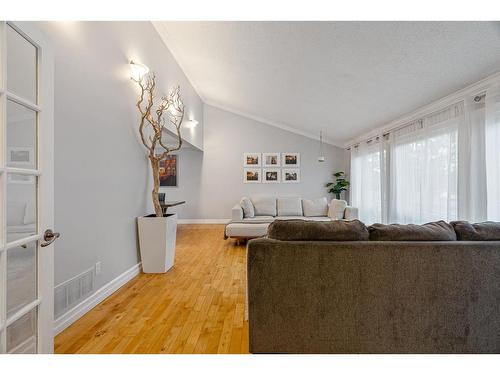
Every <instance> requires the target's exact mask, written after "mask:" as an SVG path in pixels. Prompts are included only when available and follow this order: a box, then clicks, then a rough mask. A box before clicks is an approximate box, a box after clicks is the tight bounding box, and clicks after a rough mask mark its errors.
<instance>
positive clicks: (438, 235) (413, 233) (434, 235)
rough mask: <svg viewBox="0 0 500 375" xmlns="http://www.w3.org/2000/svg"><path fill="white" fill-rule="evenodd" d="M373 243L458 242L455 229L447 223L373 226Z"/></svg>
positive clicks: (370, 230)
mask: <svg viewBox="0 0 500 375" xmlns="http://www.w3.org/2000/svg"><path fill="white" fill-rule="evenodd" d="M368 231H369V232H370V240H371V241H456V239H457V236H456V234H455V231H454V230H453V227H452V226H451V225H450V224H448V223H446V222H445V221H442V220H441V221H436V222H433V223H426V224H422V225H416V224H387V225H386V224H373V225H371V226H369V227H368Z"/></svg>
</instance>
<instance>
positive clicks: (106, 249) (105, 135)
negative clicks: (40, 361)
mask: <svg viewBox="0 0 500 375" xmlns="http://www.w3.org/2000/svg"><path fill="white" fill-rule="evenodd" d="M37 25H38V26H39V27H40V28H41V29H42V30H43V31H44V32H45V34H46V35H47V36H48V37H49V39H50V40H51V41H52V44H53V48H54V51H55V229H56V230H57V231H60V232H61V233H62V236H61V238H60V240H58V241H57V244H56V247H55V283H56V284H59V283H61V282H64V281H66V280H68V279H69V278H71V277H73V276H75V275H77V274H79V273H81V272H82V271H85V270H87V269H88V268H90V267H93V266H94V265H95V263H96V262H98V261H101V262H102V271H101V274H100V275H98V276H97V279H96V289H97V288H99V287H101V286H102V285H104V284H106V283H107V282H109V281H110V280H112V279H114V278H116V277H117V276H118V275H120V274H121V273H123V272H124V271H125V270H127V269H129V268H130V267H132V266H133V265H134V264H136V263H137V262H138V261H139V256H138V248H137V235H136V222H135V220H136V217H137V216H140V215H143V214H144V213H145V212H147V206H148V205H150V203H149V188H148V186H150V183H149V178H148V164H147V160H146V158H145V154H144V150H143V147H142V145H141V144H139V142H138V136H137V131H136V127H137V112H136V108H135V107H134V106H135V101H136V94H137V90H136V86H135V84H134V83H133V82H132V81H131V80H130V79H129V77H130V71H129V66H128V61H129V60H130V59H136V60H137V61H140V62H142V63H144V64H146V65H148V66H149V67H150V68H151V70H153V71H155V72H156V74H157V78H158V88H159V93H161V92H167V91H168V90H169V89H170V88H171V87H172V86H174V85H177V84H180V86H181V93H182V97H183V100H184V102H185V104H186V106H187V114H188V116H189V117H193V118H195V119H196V120H198V121H200V124H199V125H198V127H197V128H196V130H195V131H194V132H185V134H186V137H187V138H188V140H189V141H190V142H192V143H194V144H196V145H197V146H198V147H202V146H203V145H202V129H203V124H202V117H203V109H202V108H203V107H202V106H203V103H202V102H201V100H200V98H199V97H198V95H197V94H196V92H195V91H194V89H193V88H192V87H191V85H190V84H189V82H188V81H187V79H186V77H185V76H184V73H183V72H182V70H181V69H180V68H179V66H178V65H177V63H176V62H175V60H174V59H173V57H172V55H171V54H170V52H169V51H168V49H167V48H166V47H165V45H164V44H163V42H162V41H161V39H160V37H159V36H158V34H157V32H156V30H155V29H154V28H153V26H152V24H151V23H149V22H42V23H37Z"/></svg>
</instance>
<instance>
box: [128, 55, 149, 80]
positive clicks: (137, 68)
mask: <svg viewBox="0 0 500 375" xmlns="http://www.w3.org/2000/svg"><path fill="white" fill-rule="evenodd" d="M130 72H131V74H130V78H132V79H133V80H135V81H139V80H140V79H141V78H142V77H144V76H145V75H146V74H148V73H149V68H148V67H147V66H146V65H144V64H141V63H138V62H135V61H133V60H130Z"/></svg>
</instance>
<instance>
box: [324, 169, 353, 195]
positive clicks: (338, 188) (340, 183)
mask: <svg viewBox="0 0 500 375" xmlns="http://www.w3.org/2000/svg"><path fill="white" fill-rule="evenodd" d="M333 176H334V177H335V179H336V181H335V182H329V183H327V184H326V187H327V188H328V192H329V193H330V194H335V198H337V199H340V194H341V193H342V192H343V191H347V190H349V185H350V184H351V183H350V182H349V181H347V180H346V175H345V173H344V172H336V173H334V174H333Z"/></svg>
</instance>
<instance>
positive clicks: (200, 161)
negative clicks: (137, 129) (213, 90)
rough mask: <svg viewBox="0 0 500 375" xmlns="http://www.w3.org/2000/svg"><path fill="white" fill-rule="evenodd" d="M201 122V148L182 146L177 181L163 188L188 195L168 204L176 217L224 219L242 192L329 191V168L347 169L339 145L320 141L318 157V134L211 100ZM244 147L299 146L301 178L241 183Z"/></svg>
mask: <svg viewBox="0 0 500 375" xmlns="http://www.w3.org/2000/svg"><path fill="white" fill-rule="evenodd" d="M203 124H204V133H205V134H204V152H203V153H202V152H199V151H196V150H192V149H184V150H182V151H181V152H180V153H179V187H178V188H164V189H162V191H164V192H166V194H167V199H168V200H177V199H179V200H185V201H186V204H185V205H183V206H179V207H176V208H175V209H172V212H177V213H178V215H179V218H180V219H195V220H202V221H203V220H209V221H210V220H213V219H228V218H230V217H231V207H232V206H233V205H234V204H236V203H238V202H239V201H240V199H241V197H242V196H250V197H252V196H257V195H271V196H300V197H304V198H318V197H323V196H328V194H327V192H326V189H325V187H324V185H325V183H326V182H328V181H331V180H332V179H333V177H332V173H333V172H336V171H339V170H343V171H345V170H346V167H347V163H348V155H347V152H346V151H345V150H344V149H342V148H339V147H336V146H332V145H324V147H323V150H324V154H325V157H326V161H325V162H323V163H320V162H318V156H319V141H318V140H314V139H311V138H307V137H305V136H302V135H298V134H295V133H292V132H289V131H286V130H282V129H280V128H277V127H274V126H271V125H267V124H264V123H261V122H258V121H255V120H252V119H250V118H247V117H243V116H240V115H237V114H234V113H231V112H228V111H225V110H222V109H219V108H216V107H213V106H210V105H205V106H204V116H203ZM244 152H300V155H301V167H300V171H301V182H300V183H297V184H283V183H279V184H263V183H260V184H245V183H244V182H243V153H244ZM328 198H329V199H331V198H333V197H332V196H329V197H328Z"/></svg>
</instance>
